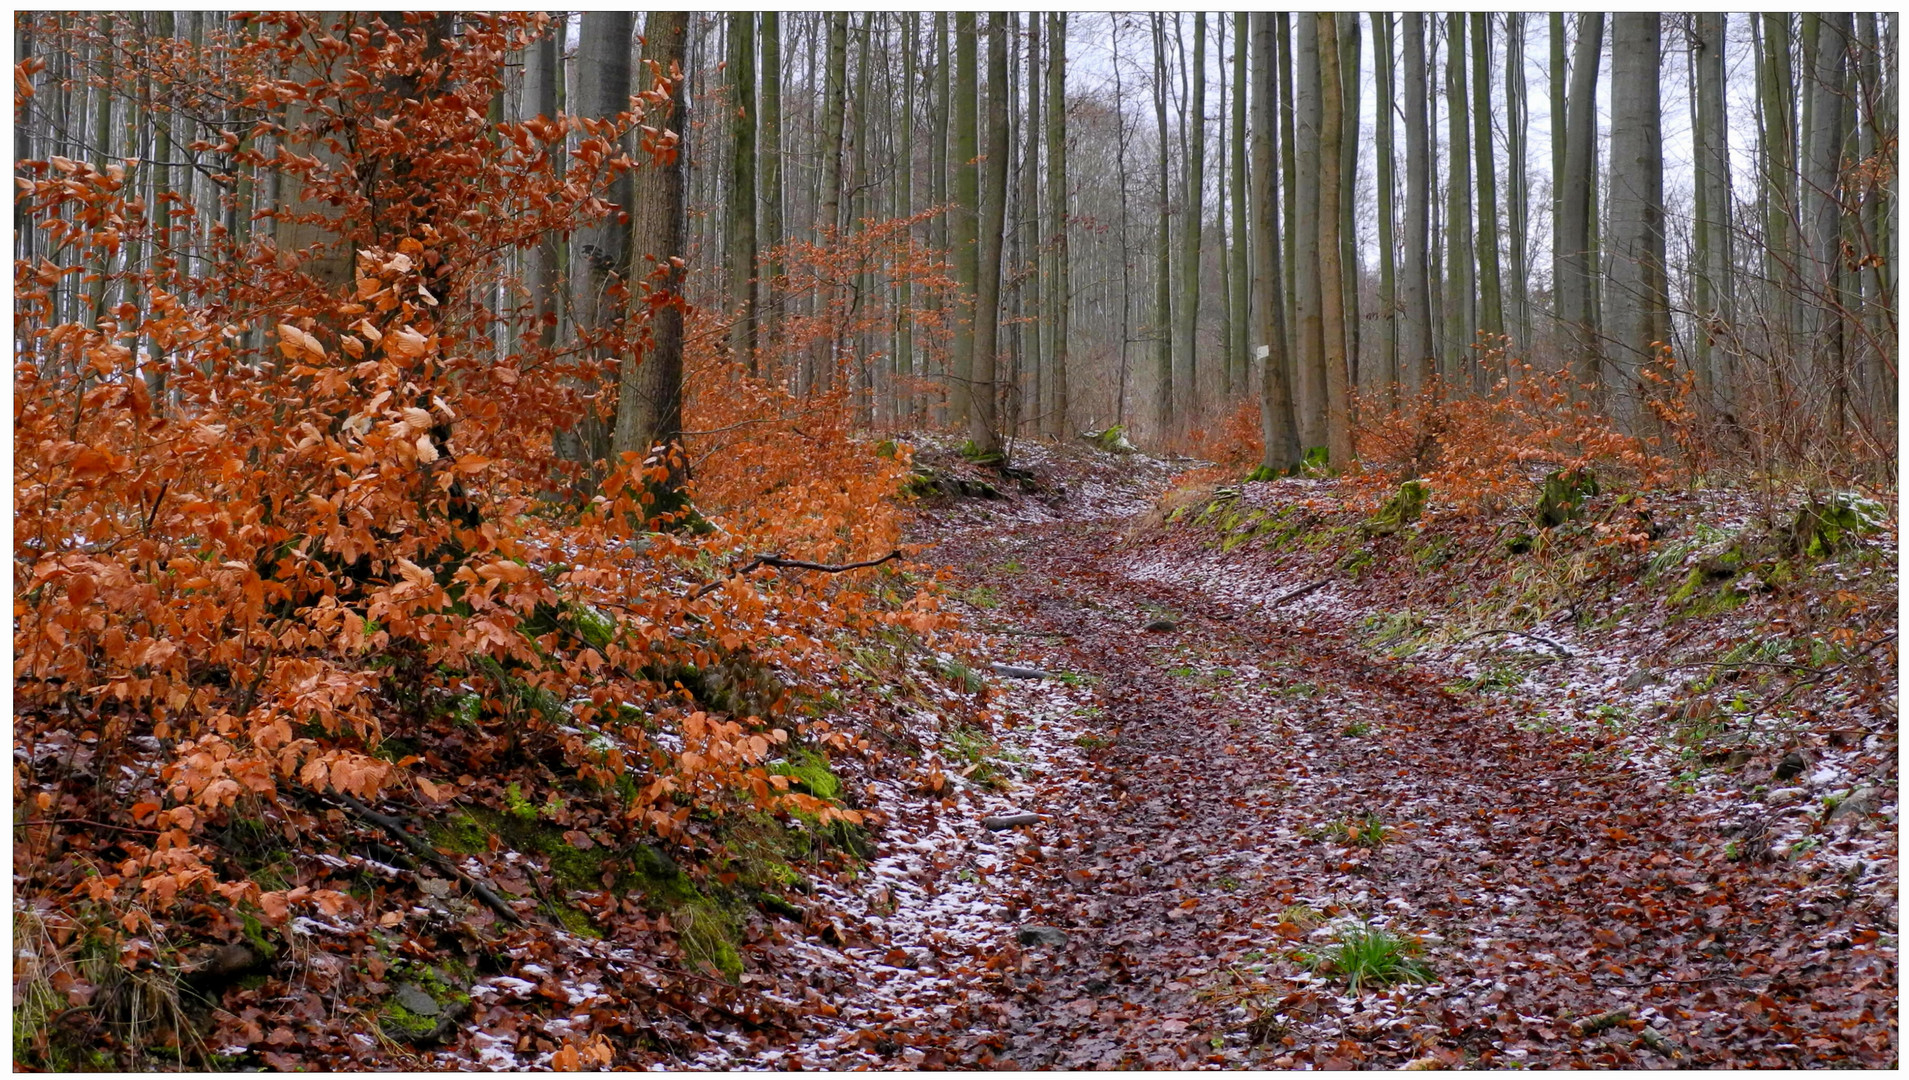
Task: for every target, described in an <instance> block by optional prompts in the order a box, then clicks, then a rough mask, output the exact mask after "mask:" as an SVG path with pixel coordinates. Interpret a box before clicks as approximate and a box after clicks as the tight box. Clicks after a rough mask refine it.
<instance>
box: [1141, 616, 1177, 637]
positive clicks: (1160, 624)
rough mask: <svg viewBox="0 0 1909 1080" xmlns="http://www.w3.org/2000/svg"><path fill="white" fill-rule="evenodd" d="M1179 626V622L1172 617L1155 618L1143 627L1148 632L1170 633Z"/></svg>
mask: <svg viewBox="0 0 1909 1080" xmlns="http://www.w3.org/2000/svg"><path fill="white" fill-rule="evenodd" d="M1179 628H1180V624H1179V623H1176V622H1174V621H1173V620H1172V619H1155V620H1153V621H1152V622H1150V623H1148V624H1147V625H1146V626H1145V627H1144V629H1145V630H1146V631H1147V632H1148V633H1150V634H1170V633H1172V632H1173V631H1175V630H1178V629H1179Z"/></svg>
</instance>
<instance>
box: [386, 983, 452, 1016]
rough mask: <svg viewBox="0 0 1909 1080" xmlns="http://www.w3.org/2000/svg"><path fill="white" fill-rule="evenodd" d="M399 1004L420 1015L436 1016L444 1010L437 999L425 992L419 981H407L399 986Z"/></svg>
mask: <svg viewBox="0 0 1909 1080" xmlns="http://www.w3.org/2000/svg"><path fill="white" fill-rule="evenodd" d="M397 998H398V1004H400V1005H402V1006H404V1007H405V1008H407V1009H409V1010H411V1011H412V1012H414V1013H417V1014H418V1015H419V1016H436V1015H437V1014H439V1013H441V1012H443V1011H444V1007H443V1006H442V1005H439V1004H438V1003H437V999H436V998H433V997H432V996H431V995H429V994H427V993H425V992H424V988H423V987H421V986H419V985H418V984H417V983H405V984H404V985H402V986H400V987H398V994H397Z"/></svg>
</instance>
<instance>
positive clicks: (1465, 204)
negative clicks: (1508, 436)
mask: <svg viewBox="0 0 1909 1080" xmlns="http://www.w3.org/2000/svg"><path fill="white" fill-rule="evenodd" d="M1445 48H1446V52H1445V118H1446V122H1447V125H1448V144H1449V149H1450V153H1449V154H1448V155H1447V164H1448V165H1449V166H1450V170H1451V171H1450V176H1449V178H1448V179H1447V181H1446V186H1445V235H1446V237H1447V238H1448V240H1449V242H1448V243H1447V244H1446V251H1447V253H1448V254H1447V256H1446V260H1445V282H1446V284H1445V336H1446V338H1447V339H1449V341H1450V343H1451V350H1452V355H1451V357H1450V362H1451V364H1452V365H1453V368H1452V375H1453V376H1454V377H1455V378H1457V379H1459V380H1461V381H1464V380H1467V379H1468V380H1469V381H1470V383H1471V386H1472V389H1473V391H1474V392H1477V391H1482V390H1483V389H1484V383H1485V370H1484V368H1483V367H1482V366H1480V364H1479V363H1478V359H1479V358H1478V354H1477V352H1476V350H1474V348H1473V346H1474V345H1475V344H1476V334H1477V330H1478V325H1479V324H1478V306H1477V305H1478V290H1477V288H1476V283H1475V282H1474V280H1473V272H1474V270H1475V268H1476V265H1477V264H1476V261H1475V259H1474V257H1473V252H1472V176H1471V154H1472V151H1471V124H1470V122H1469V114H1470V102H1469V101H1468V100H1467V98H1468V97H1469V95H1468V94H1467V92H1466V87H1465V78H1466V74H1465V16H1463V15H1462V14H1453V15H1448V16H1447V17H1446V19H1445Z"/></svg>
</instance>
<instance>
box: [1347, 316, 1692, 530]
mask: <svg viewBox="0 0 1909 1080" xmlns="http://www.w3.org/2000/svg"><path fill="white" fill-rule="evenodd" d="M1502 357H1503V354H1502V350H1500V351H1496V352H1494V353H1492V354H1490V355H1488V356H1487V358H1486V360H1485V362H1486V363H1488V364H1496V365H1498V366H1497V370H1500V371H1502V370H1503V365H1504V363H1505V361H1504V360H1503V358H1502ZM1511 364H1512V365H1513V367H1514V369H1515V372H1516V381H1515V382H1514V383H1510V384H1509V385H1508V384H1507V382H1506V380H1503V379H1501V380H1500V381H1499V383H1498V385H1497V386H1496V387H1495V388H1494V390H1493V392H1492V393H1491V394H1490V395H1488V396H1481V397H1455V398H1446V397H1445V396H1444V388H1443V387H1442V386H1439V385H1433V386H1431V387H1428V388H1427V389H1426V390H1424V391H1423V392H1422V393H1420V394H1419V396H1418V397H1417V398H1416V399H1407V400H1404V401H1403V402H1402V404H1401V405H1400V406H1399V407H1398V408H1396V409H1388V408H1386V407H1385V406H1384V404H1383V403H1382V402H1378V401H1371V400H1361V401H1359V402H1358V405H1357V415H1358V418H1359V422H1358V423H1357V425H1356V426H1355V430H1354V433H1353V440H1354V447H1355V450H1356V452H1357V456H1358V460H1359V465H1360V471H1359V473H1358V474H1357V475H1356V476H1355V477H1353V478H1351V479H1352V483H1353V485H1354V489H1355V490H1357V491H1359V492H1361V493H1362V494H1363V496H1364V497H1365V498H1366V499H1367V501H1369V502H1371V503H1372V504H1373V505H1376V504H1377V502H1378V501H1380V500H1382V499H1384V498H1386V497H1388V496H1389V495H1390V494H1391V492H1392V490H1393V489H1395V488H1396V487H1397V485H1398V484H1399V483H1401V482H1403V481H1405V480H1410V479H1418V480H1422V481H1424V482H1425V483H1426V485H1427V486H1428V487H1429V488H1430V489H1431V491H1432V495H1433V498H1434V500H1436V501H1438V502H1443V503H1449V504H1455V505H1456V507H1457V508H1458V510H1459V512H1461V513H1465V514H1472V513H1491V512H1495V511H1496V510H1497V509H1499V508H1501V507H1502V506H1505V505H1507V504H1508V502H1513V501H1519V500H1524V499H1528V498H1529V497H1530V492H1531V482H1532V479H1533V473H1534V472H1549V471H1551V470H1553V469H1573V468H1580V467H1586V466H1589V467H1593V468H1595V469H1596V470H1598V472H1599V473H1600V475H1604V476H1606V477H1609V478H1611V479H1617V480H1620V481H1622V482H1625V483H1628V484H1630V485H1633V486H1636V487H1649V486H1651V485H1654V484H1659V483H1662V482H1664V481H1666V480H1668V479H1670V478H1671V476H1672V474H1673V469H1674V467H1675V462H1673V460H1672V459H1671V458H1669V457H1667V456H1665V454H1664V453H1663V446H1662V444H1663V441H1664V437H1665V436H1666V435H1668V436H1670V437H1671V438H1673V439H1676V440H1679V441H1682V440H1684V439H1685V438H1686V437H1687V436H1686V432H1687V430H1688V419H1689V410H1688V408H1687V407H1686V402H1687V399H1688V392H1689V380H1688V379H1687V378H1681V377H1674V376H1673V375H1671V374H1669V370H1670V359H1669V356H1668V354H1666V355H1665V356H1664V358H1663V360H1662V361H1660V363H1659V364H1658V365H1655V366H1654V367H1653V368H1652V369H1650V370H1649V371H1648V372H1647V375H1646V377H1647V378H1648V379H1651V380H1654V382H1655V383H1656V384H1657V385H1661V386H1663V387H1664V388H1665V389H1666V392H1665V393H1663V394H1662V396H1661V397H1659V398H1658V399H1656V400H1654V401H1652V402H1651V403H1650V407H1651V409H1652V411H1653V413H1654V416H1655V419H1656V422H1655V425H1654V426H1655V427H1656V428H1657V429H1658V431H1659V432H1661V434H1651V435H1647V436H1636V435H1627V434H1625V433H1623V432H1621V431H1620V430H1618V428H1617V427H1616V426H1615V424H1614V423H1613V422H1612V420H1611V419H1610V417H1609V416H1607V415H1605V414H1603V413H1602V412H1600V411H1599V408H1598V406H1597V405H1596V404H1595V403H1594V402H1592V401H1591V400H1590V395H1588V394H1585V393H1583V392H1582V391H1581V390H1580V389H1579V388H1578V387H1576V386H1575V385H1574V384H1573V383H1572V382H1571V380H1570V378H1569V377H1568V376H1567V375H1562V374H1546V373H1541V372H1538V371H1535V370H1533V369H1532V368H1531V367H1529V366H1528V365H1524V364H1521V363H1519V362H1517V361H1516V360H1513V361H1511Z"/></svg>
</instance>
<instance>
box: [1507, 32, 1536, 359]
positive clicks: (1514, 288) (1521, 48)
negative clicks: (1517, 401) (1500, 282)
mask: <svg viewBox="0 0 1909 1080" xmlns="http://www.w3.org/2000/svg"><path fill="white" fill-rule="evenodd" d="M1530 120H1531V109H1530V106H1529V105H1528V104H1527V102H1526V96H1525V14H1524V12H1522V11H1512V12H1507V13H1506V15H1505V153H1506V156H1507V157H1508V158H1509V159H1510V160H1509V161H1508V162H1507V164H1506V166H1505V169H1506V178H1507V183H1508V184H1509V186H1510V190H1509V191H1508V192H1506V213H1505V218H1506V221H1507V223H1508V224H1509V225H1510V227H1511V239H1510V242H1509V243H1507V244H1506V245H1505V254H1506V256H1507V258H1506V260H1505V269H1506V272H1507V273H1508V274H1509V275H1510V277H1511V287H1510V288H1509V289H1506V290H1505V299H1506V302H1507V305H1508V306H1509V307H1510V321H1509V325H1508V326H1507V327H1506V328H1505V330H1506V333H1508V334H1509V335H1510V336H1511V353H1510V355H1511V356H1512V357H1514V358H1516V359H1518V360H1528V359H1529V350H1530V348H1531V282H1530V280H1529V279H1528V277H1527V276H1526V275H1527V273H1528V272H1529V268H1528V266H1527V265H1526V262H1525V260H1526V257H1527V255H1528V253H1529V251H1530V246H1531V187H1530V185H1529V183H1528V182H1527V180H1526V176H1525V156H1526V154H1527V153H1528V150H1527V144H1528V141H1529V140H1528V133H1529V123H1530ZM1507 374H1508V375H1510V376H1511V377H1512V378H1513V379H1514V381H1515V380H1516V378H1517V371H1516V369H1515V368H1514V369H1508V370H1507Z"/></svg>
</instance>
